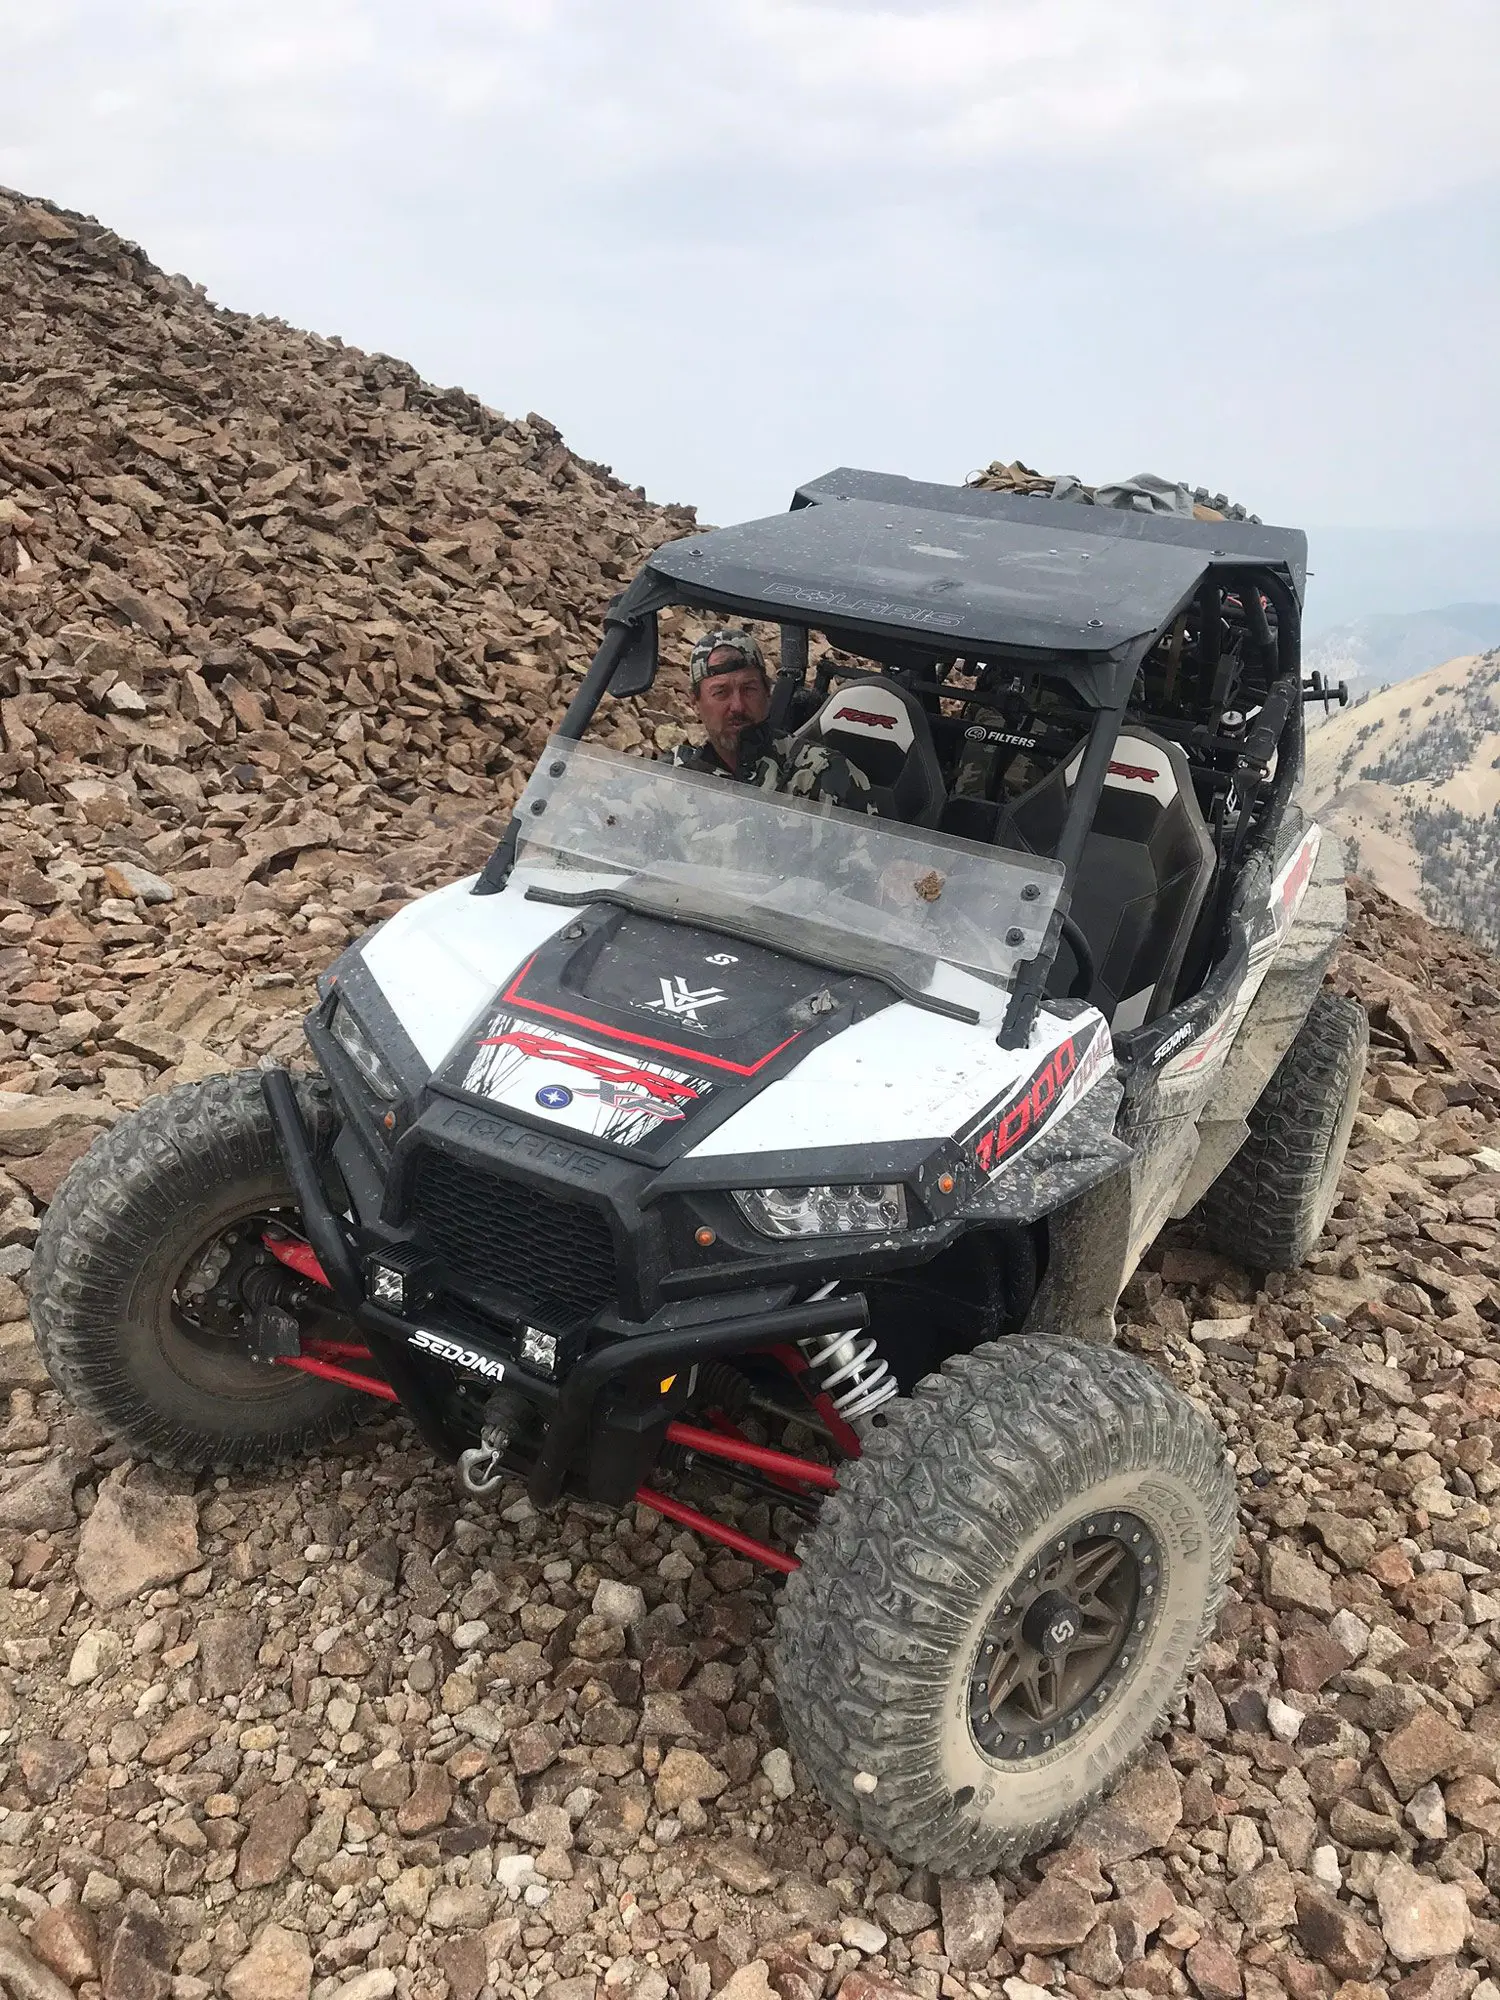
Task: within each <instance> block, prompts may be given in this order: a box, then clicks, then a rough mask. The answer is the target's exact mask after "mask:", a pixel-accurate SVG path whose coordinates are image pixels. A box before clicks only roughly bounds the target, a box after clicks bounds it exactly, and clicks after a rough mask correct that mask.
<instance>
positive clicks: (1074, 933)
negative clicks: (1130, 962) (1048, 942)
mask: <svg viewBox="0 0 1500 2000" xmlns="http://www.w3.org/2000/svg"><path fill="white" fill-rule="evenodd" d="M1062 934H1063V938H1064V940H1065V941H1066V943H1067V945H1068V946H1069V948H1070V950H1071V951H1072V953H1073V957H1074V960H1075V961H1076V962H1075V965H1074V970H1073V981H1072V984H1071V985H1070V986H1069V988H1068V990H1067V993H1066V995H1065V996H1064V997H1065V998H1066V999H1069V1000H1087V999H1088V997H1089V994H1090V993H1091V992H1092V990H1093V985H1094V954H1093V953H1092V952H1091V951H1090V950H1089V941H1088V939H1087V938H1086V937H1085V936H1084V934H1083V932H1082V931H1081V930H1080V929H1079V928H1078V925H1077V924H1076V923H1075V922H1074V920H1073V918H1072V917H1064V918H1063V920H1062Z"/></svg>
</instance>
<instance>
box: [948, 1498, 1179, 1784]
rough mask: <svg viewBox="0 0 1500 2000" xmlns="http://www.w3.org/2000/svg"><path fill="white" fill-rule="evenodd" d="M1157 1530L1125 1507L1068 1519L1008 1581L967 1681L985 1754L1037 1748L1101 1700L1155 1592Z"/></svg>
mask: <svg viewBox="0 0 1500 2000" xmlns="http://www.w3.org/2000/svg"><path fill="white" fill-rule="evenodd" d="M1160 1573H1161V1562H1160V1558H1159V1555H1158V1553H1157V1546H1156V1537H1155V1535H1153V1534H1152V1532H1151V1529H1150V1528H1149V1527H1148V1526H1147V1524H1146V1522H1144V1521H1143V1520H1142V1519H1141V1518H1140V1516H1139V1515H1138V1514H1132V1513H1130V1512H1128V1511H1126V1510H1124V1509H1122V1510H1120V1511H1118V1512H1115V1511H1109V1512H1106V1513H1103V1514H1089V1515H1086V1516H1085V1517H1084V1518H1083V1519H1082V1520H1078V1521H1075V1522H1073V1523H1072V1525H1071V1526H1070V1527H1068V1528H1065V1529H1064V1530H1063V1532H1062V1533H1061V1534H1060V1535H1059V1536H1057V1537H1056V1539H1055V1540H1054V1541H1053V1542H1052V1543H1051V1544H1050V1545H1049V1547H1048V1548H1047V1549H1045V1550H1044V1551H1043V1552H1042V1553H1041V1554H1040V1555H1038V1556H1037V1557H1036V1559H1035V1560H1034V1561H1033V1562H1031V1563H1030V1564H1029V1565H1028V1566H1027V1568H1026V1569H1025V1570H1024V1571H1023V1572H1022V1573H1021V1575H1020V1576H1018V1577H1017V1578H1016V1580H1015V1581H1014V1582H1013V1583H1012V1584H1010V1585H1009V1586H1008V1587H1007V1589H1006V1591H1005V1595H1004V1598H1003V1601H1002V1602H1001V1605H1000V1608H999V1610H998V1611H997V1612H996V1613H995V1616H994V1617H993V1618H992V1619H991V1621H990V1623H989V1626H988V1627H987V1629H986V1631H985V1635H984V1637H983V1639H981V1641H980V1642H979V1652H978V1655H977V1657H976V1659H975V1662H974V1671H973V1673H972V1674H971V1676H970V1679H969V1727H970V1728H971V1729H972V1730H973V1732H974V1741H975V1742H976V1743H977V1744H978V1746H979V1748H980V1749H981V1750H982V1751H984V1753H985V1755H986V1756H989V1757H1000V1758H1004V1759H1005V1760H1006V1761H1007V1762H1012V1761H1016V1760H1019V1759H1021V1758H1025V1757H1036V1756H1040V1755H1041V1754H1042V1753H1043V1752H1044V1751H1047V1750H1050V1749H1052V1748H1053V1746H1054V1745H1055V1744H1058V1743H1062V1742H1065V1741H1066V1740H1067V1738H1068V1737H1069V1736H1071V1735H1073V1734H1075V1733H1076V1732H1077V1731H1078V1730H1079V1729H1081V1728H1082V1727H1083V1725H1084V1723H1085V1722H1086V1721H1087V1720H1088V1718H1089V1715H1090V1714H1091V1713H1092V1712H1093V1711H1094V1710H1096V1709H1098V1708H1102V1707H1103V1705H1104V1704H1105V1703H1106V1702H1107V1701H1108V1700H1109V1698H1110V1696H1111V1694H1112V1693H1113V1692H1114V1689H1115V1685H1116V1682H1117V1680H1118V1678H1119V1676H1121V1675H1123V1674H1124V1673H1125V1672H1126V1671H1127V1670H1128V1669H1129V1667H1130V1663H1131V1656H1132V1649H1134V1651H1136V1652H1139V1650H1140V1648H1141V1647H1142V1646H1143V1645H1145V1644H1147V1643H1148V1634H1149V1632H1150V1629H1151V1626H1152V1624H1153V1622H1154V1620H1155V1617H1156V1610H1157V1605H1158V1604H1159V1602H1160V1597H1159V1594H1158V1590H1157V1585H1158V1582H1159V1579H1160Z"/></svg>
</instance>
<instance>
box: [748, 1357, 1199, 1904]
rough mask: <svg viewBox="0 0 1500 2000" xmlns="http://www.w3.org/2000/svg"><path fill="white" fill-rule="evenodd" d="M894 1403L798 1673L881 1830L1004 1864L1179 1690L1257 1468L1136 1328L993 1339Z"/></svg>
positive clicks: (802, 1594)
mask: <svg viewBox="0 0 1500 2000" xmlns="http://www.w3.org/2000/svg"><path fill="white" fill-rule="evenodd" d="M887 1414H888V1417H889V1421H888V1422H887V1423H886V1424H885V1426H884V1427H877V1428H875V1429H873V1430H872V1432H871V1434H870V1435H869V1437H868V1438H867V1440H866V1444H865V1455H864V1456H863V1457H862V1458H860V1459H859V1460H857V1461H854V1462H852V1463H850V1464H849V1465H847V1466H846V1467H845V1468H844V1469H843V1470H842V1471H841V1474H840V1487H839V1490H838V1492H837V1493H836V1494H834V1495H833V1496H832V1497H831V1498H830V1499H829V1500H827V1501H826V1502H825V1503H824V1506H823V1508H822V1511H821V1513H820V1515H819V1517H818V1520H817V1524H816V1526H815V1527H814V1528H813V1530H812V1532H811V1534H810V1535H809V1536H808V1538H807V1540H806V1542H805V1544H804V1546H803V1549H802V1566H801V1567H800V1569H798V1570H797V1571H796V1573H795V1574H794V1575H793V1576H792V1577H790V1578H789V1579H788V1582H787V1586H786V1590H785V1592H784V1594H783V1597H782V1601H781V1605H780V1608H779V1611H778V1615H777V1639H776V1685H777V1693H778V1697H779V1700H780V1704H781V1710H782V1714H783V1717H784V1719H785V1723H786V1729H787V1735H788V1737H789V1739H790V1742H791V1744H792V1747H793V1749H794V1750H795V1751H796V1752H797V1754H798V1755H799V1756H800V1757H801V1759H802V1761H803V1763H804V1764H805V1765H806V1766H807V1768H808V1770H809V1771H810V1773H811V1774H812V1777H813V1779H814V1782H815V1783H816V1785H817V1787H818V1789H819V1791H820V1792H821V1793H822V1794H823V1796H824V1797H825V1798H826V1799H827V1800H828V1801H829V1802H830V1803H831V1804H832V1805H834V1806H835V1807H836V1808H837V1809H838V1810H839V1811H840V1812H841V1813H843V1814H844V1815H845V1817H846V1818H848V1819H849V1820H851V1821H852V1822H853V1823H854V1824H855V1825H856V1826H857V1827H858V1828H859V1829H860V1831H861V1833H862V1834H865V1835H868V1836H870V1837H872V1838H874V1839H875V1840H878V1841H880V1842H881V1843H882V1845H884V1846H885V1847H887V1848H889V1849H890V1850H891V1852H892V1853H893V1854H894V1855H896V1856H897V1857H898V1859H900V1860H902V1861H905V1862H910V1863H913V1864H915V1865H917V1866H923V1867H929V1868H933V1869H935V1870H937V1871H938V1872H939V1873H941V1874H947V1875H974V1874H980V1873H986V1874H987V1873H989V1872H991V1871H992V1870H994V1869H996V1868H999V1867H1002V1866H1008V1865H1011V1864H1013V1863H1015V1862H1017V1861H1020V1860H1021V1859H1023V1858H1024V1857H1025V1856H1026V1855H1028V1854H1031V1853H1034V1852H1036V1851H1037V1850H1038V1849H1040V1848H1044V1847H1047V1846H1050V1845H1052V1844H1053V1843H1055V1842H1057V1841H1058V1840H1060V1839H1062V1838H1063V1837H1064V1836H1065V1835H1066V1833H1067V1832H1068V1831H1069V1830H1070V1829H1071V1828H1072V1827H1073V1826H1075V1825H1076V1824H1077V1822H1078V1821H1079V1820H1080V1819H1081V1818H1082V1817H1083V1816H1084V1814H1085V1813H1086V1812H1087V1811H1088V1810H1089V1808H1090V1807H1091V1806H1092V1805H1093V1804H1094V1803H1095V1802H1096V1801H1097V1800H1098V1799H1100V1798H1101V1797H1102V1796H1103V1794H1104V1793H1105V1792H1106V1791H1107V1790H1108V1789H1109V1787H1110V1786H1111V1785H1112V1784H1113V1783H1114V1782H1115V1781H1116V1780H1117V1779H1118V1778H1119V1777H1120V1776H1121V1775H1122V1773H1123V1772H1124V1771H1125V1770H1126V1769H1128V1767H1129V1766H1130V1764H1131V1763H1132V1762H1133V1760H1134V1759H1135V1758H1136V1756H1137V1755H1138V1754H1139V1753H1140V1751H1141V1750H1142V1749H1143V1748H1144V1746H1145V1745H1146V1744H1147V1743H1148V1742H1149V1740H1150V1739H1151V1737H1152V1736H1153V1734H1154V1733H1155V1732H1157V1731H1158V1730H1159V1729H1160V1727H1161V1726H1162V1725H1163V1723H1164V1722H1165V1720H1166V1718H1167V1717H1168V1715H1169V1714H1170V1713H1171V1710H1172V1708H1173V1707H1174V1705H1175V1703H1176V1701H1177V1699H1178V1695H1179V1693H1180V1691H1181V1688H1182V1686H1183V1683H1184V1682H1185V1680H1186V1678H1187V1676H1188V1674H1189V1673H1190V1672H1191V1671H1192V1667H1193V1664H1194V1662H1195V1661H1196V1659H1197V1657H1198V1654H1199V1652H1200V1650H1201V1648H1202V1647H1203V1645H1204V1643H1205V1642H1206V1641H1207V1639H1208V1638H1209V1636H1210V1634H1211V1632H1212V1630H1213V1626H1214V1622H1215V1619H1216V1617H1217V1614H1218V1606H1219V1601H1220V1598H1221V1596H1222V1593H1223V1589H1224V1585H1225V1582H1226V1580H1227V1577H1228V1574H1229V1565H1230V1558H1231V1555H1232V1552H1233V1547H1234V1537H1235V1492H1234V1482H1233V1479H1232V1476H1231V1473H1230V1469H1229V1465H1228V1460H1227V1456H1226V1453H1225V1449H1224V1445H1223V1441H1222V1439H1221V1438H1220V1436H1219V1434H1218V1432H1217V1430H1216V1429H1215V1428H1214V1426H1213V1425H1212V1423H1210V1421H1209V1420H1208V1418H1207V1417H1206V1416H1204V1415H1203V1413H1202V1412H1201V1411H1199V1410H1198V1409H1197V1408H1195V1406H1194V1405H1193V1404H1191V1403H1190V1402H1188V1401H1187V1399H1186V1398H1185V1397H1183V1396H1182V1395H1180V1394H1179V1393H1178V1392H1177V1391H1176V1390H1175V1389H1174V1388H1172V1386H1171V1385H1170V1384H1169V1383H1168V1382H1166V1381H1165V1380H1163V1378H1162V1377H1161V1376H1159V1375H1158V1374H1157V1373H1156V1372H1155V1370H1154V1369H1152V1368H1150V1367H1148V1366H1147V1365H1146V1364H1145V1363H1144V1362H1141V1361H1138V1360H1136V1359H1134V1358H1133V1357H1131V1356H1128V1355H1125V1354H1121V1353H1119V1352H1117V1351H1116V1350H1114V1349H1111V1348H1098V1347H1093V1346H1085V1345H1083V1344H1081V1343H1075V1342H1072V1341H1066V1340H1051V1339H1037V1338H1016V1339H1012V1340H1006V1341H1003V1342H1000V1343H997V1344H994V1345H990V1346H985V1347H981V1348H979V1349H977V1350H976V1351H975V1352H974V1353H972V1354H968V1355H963V1356H959V1357H956V1358H955V1359H953V1360H951V1361H949V1362H947V1363H946V1364H945V1366H944V1368H943V1370H942V1372H941V1373H940V1374H938V1375H934V1376H929V1377H928V1378H927V1380H925V1381H924V1382H922V1383H921V1384H919V1385H918V1388H917V1390H916V1393H915V1394H914V1395H913V1396H912V1398H911V1399H910V1400H909V1401H907V1402H904V1403H899V1404H893V1405H891V1406H890V1410H889V1412H888V1413H887Z"/></svg>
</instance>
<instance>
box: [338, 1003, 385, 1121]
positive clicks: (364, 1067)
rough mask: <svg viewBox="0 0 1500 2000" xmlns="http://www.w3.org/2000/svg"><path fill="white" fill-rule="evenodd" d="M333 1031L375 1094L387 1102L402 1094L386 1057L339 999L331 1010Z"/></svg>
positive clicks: (340, 1045)
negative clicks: (332, 1010) (332, 1011)
mask: <svg viewBox="0 0 1500 2000" xmlns="http://www.w3.org/2000/svg"><path fill="white" fill-rule="evenodd" d="M332 1034H333V1039H334V1040H335V1041H336V1042H337V1043H338V1045H339V1047H340V1048H341V1049H342V1050H343V1051H344V1054H345V1055H346V1056H347V1057H348V1058H349V1060H350V1062H352V1063H353V1065H354V1067H355V1068H356V1069H357V1070H358V1071H359V1073H360V1075H361V1076H362V1077H363V1078H364V1080H365V1082H366V1083H367V1084H368V1085H369V1086H370V1088H371V1090H373V1091H374V1093H375V1095H376V1096H377V1097H383V1098H385V1099H386V1100H387V1101H388V1102H389V1100H390V1099H392V1098H395V1097H399V1096H400V1095H401V1086H400V1084H398V1083H397V1081H396V1079H395V1077H393V1076H392V1075H391V1072H390V1067H389V1065H388V1064H387V1062H386V1059H385V1057H384V1056H383V1055H382V1054H381V1053H380V1051H379V1049H377V1048H376V1046H375V1044H374V1043H373V1042H372V1041H371V1040H370V1037H369V1036H368V1035H367V1034H366V1033H365V1031H364V1029H363V1028H362V1027H361V1026H360V1024H359V1022H358V1021H357V1020H356V1019H355V1018H354V1016H353V1015H352V1014H351V1013H350V1012H349V1009H348V1008H347V1007H346V1006H345V1004H344V1002H343V1001H342V1000H341V1001H340V1002H339V1004H338V1006H337V1007H336V1008H335V1009H334V1013H333V1022H332Z"/></svg>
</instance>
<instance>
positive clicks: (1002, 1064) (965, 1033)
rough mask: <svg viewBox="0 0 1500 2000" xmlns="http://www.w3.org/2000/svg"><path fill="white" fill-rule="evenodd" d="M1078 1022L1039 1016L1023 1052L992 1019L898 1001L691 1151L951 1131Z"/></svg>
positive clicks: (866, 1141) (843, 1142)
mask: <svg viewBox="0 0 1500 2000" xmlns="http://www.w3.org/2000/svg"><path fill="white" fill-rule="evenodd" d="M1087 1018H1089V1019H1093V1018H1094V1017H1093V1016H1089V1017H1087ZM1078 1025H1079V1024H1077V1023H1069V1024H1067V1025H1066V1026H1065V1025H1064V1024H1063V1023H1062V1022H1061V1021H1058V1020H1056V1019H1055V1018H1054V1017H1053V1016H1052V1015H1050V1014H1043V1015H1042V1016H1041V1017H1040V1019H1039V1020H1038V1022H1037V1026H1036V1032H1035V1033H1034V1034H1033V1036H1032V1038H1031V1042H1030V1045H1029V1046H1028V1047H1027V1048H1024V1049H1002V1048H1000V1047H999V1046H998V1045H997V1044H996V1041H995V1027H994V1025H993V1024H992V1023H982V1024H981V1025H979V1026H977V1027H971V1026H970V1025H969V1024H968V1023H967V1022H965V1021H952V1020H948V1019H947V1018H946V1017H945V1016H943V1015H941V1014H929V1013H927V1012H926V1011H925V1010H924V1009H922V1008H918V1007H913V1006H911V1005H910V1004H909V1003H906V1002H901V1003H900V1004H898V1005H897V1006H894V1007H887V1008H885V1009H883V1010H882V1012H880V1013H879V1014H875V1015H872V1016H871V1017H870V1019H869V1020H867V1021H859V1022H856V1024H855V1025H854V1026H853V1027H852V1028H846V1029H845V1030H844V1032H843V1034H841V1035H835V1036H834V1038H833V1040H832V1041H829V1042H824V1043H822V1044H821V1045H820V1046H819V1047H817V1048H814V1049H812V1050H810V1051H809V1053H808V1054H807V1055H806V1056H804V1057H803V1059H802V1061H801V1062H800V1063H799V1064H798V1065H797V1067H796V1069H794V1070H793V1071H792V1073H791V1075H790V1076H788V1077H785V1078H783V1079H782V1081H781V1082H780V1083H773V1084H770V1085H768V1086H767V1088H766V1089H765V1090H763V1091H762V1092H761V1093H760V1095H759V1096H758V1097H753V1098H752V1099H751V1100H750V1102H749V1103H748V1104H746V1105H745V1106H744V1107H743V1109H741V1110H739V1111H736V1112H735V1114H734V1116H733V1117H732V1118H727V1119H726V1120H725V1121H724V1123H723V1124H722V1125H720V1126H719V1127H718V1129H717V1130H716V1131H713V1132H710V1133H709V1134H708V1135H707V1137H706V1138H704V1140H703V1141H702V1143H701V1144H700V1145H697V1146H695V1147H694V1148H693V1149H692V1153H691V1155H690V1157H691V1158H693V1159H698V1160H703V1159H715V1158H722V1157H723V1156H724V1155H726V1154H746V1153H773V1152H779V1151H781V1150H782V1149H784V1148H798V1147H804V1146H878V1145H880V1144H882V1143H884V1142H888V1141H894V1140H901V1139H942V1138H947V1137H950V1136H951V1135H952V1134H954V1133H956V1132H959V1131H961V1130H963V1128H964V1127H965V1126H967V1125H971V1124H972V1123H973V1122H974V1120H975V1119H976V1118H977V1117H978V1116H979V1114H980V1112H981V1111H983V1110H984V1109H985V1107H986V1106H987V1105H989V1104H992V1103H993V1102H994V1101H995V1099H996V1098H997V1097H1002V1096H1004V1095H1005V1093H1006V1092H1007V1091H1008V1090H1009V1089H1010V1088H1011V1087H1012V1086H1013V1085H1015V1084H1018V1083H1019V1082H1020V1081H1021V1079H1022V1078H1023V1077H1025V1076H1027V1075H1029V1074H1030V1072H1031V1071H1032V1070H1033V1069H1035V1068H1036V1065H1037V1062H1038V1060H1039V1059H1040V1058H1041V1057H1042V1056H1043V1055H1045V1054H1046V1052H1047V1051H1048V1050H1049V1049H1050V1048H1053V1047H1055V1046H1056V1045H1057V1044H1058V1043H1059V1042H1061V1041H1063V1040H1065V1039H1066V1038H1067V1036H1068V1035H1069V1034H1070V1033H1072V1032H1074V1031H1075V1029H1076V1027H1077V1026H1078Z"/></svg>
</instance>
